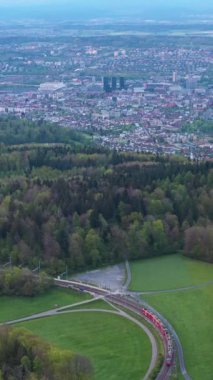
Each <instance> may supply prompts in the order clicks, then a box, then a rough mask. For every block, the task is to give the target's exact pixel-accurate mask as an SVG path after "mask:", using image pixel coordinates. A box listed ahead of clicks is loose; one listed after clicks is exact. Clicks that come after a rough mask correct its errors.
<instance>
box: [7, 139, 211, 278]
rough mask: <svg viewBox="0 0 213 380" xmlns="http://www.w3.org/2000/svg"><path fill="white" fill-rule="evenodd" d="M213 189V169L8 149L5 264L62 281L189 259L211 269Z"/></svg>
mask: <svg viewBox="0 0 213 380" xmlns="http://www.w3.org/2000/svg"><path fill="white" fill-rule="evenodd" d="M212 184H213V169H212V164H211V163H210V162H190V161H188V160H186V159H183V158H169V157H163V156H152V155H147V154H142V153H138V154H137V153H118V152H114V151H107V150H101V149H100V148H97V147H95V146H85V147H83V146H82V145H81V146H76V145H75V144H74V145H73V144H70V145H64V144H55V143H54V144H48V145H45V144H28V145H26V144H25V145H23V144H22V145H16V146H13V145H10V146H8V145H5V144H4V145H2V147H1V151H0V262H2V263H4V262H7V261H8V258H9V256H11V257H12V263H13V264H14V265H24V266H29V267H31V268H34V267H36V266H37V265H38V262H39V261H41V264H42V267H44V268H46V270H47V271H48V272H49V273H51V274H56V273H62V272H64V270H65V267H66V265H67V266H68V267H69V270H70V272H74V271H79V270H82V269H84V268H94V267H96V266H99V265H103V264H110V263H115V262H118V261H121V260H123V259H125V258H129V259H141V258H147V257H152V256H157V255H163V254H170V253H174V252H177V251H178V250H183V249H185V254H187V255H189V256H190V257H196V258H199V259H203V260H208V261H213V247H212V239H210V237H209V234H210V232H209V231H210V230H211V228H212V219H213V202H212V196H213V190H212ZM198 231H199V234H197V232H198ZM204 231H205V232H204ZM200 235H202V244H201V243H200V242H197V243H196V241H197V240H196V239H199V238H198V236H200ZM195 236H196V239H195Z"/></svg>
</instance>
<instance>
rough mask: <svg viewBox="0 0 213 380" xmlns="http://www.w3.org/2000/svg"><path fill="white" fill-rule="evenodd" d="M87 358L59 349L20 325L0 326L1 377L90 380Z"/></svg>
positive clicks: (25, 379) (89, 365)
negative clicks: (17, 327) (11, 326)
mask: <svg viewBox="0 0 213 380" xmlns="http://www.w3.org/2000/svg"><path fill="white" fill-rule="evenodd" d="M91 375H92V368H91V364H90V362H89V360H88V359H87V358H85V357H82V356H80V355H78V354H74V353H72V352H70V351H62V350H60V349H58V348H56V347H54V346H52V345H50V344H48V343H45V342H43V341H42V340H41V339H39V338H37V337H35V336H34V335H32V334H31V333H30V332H28V331H27V330H24V329H14V328H10V327H7V326H1V327H0V379H1V380H62V379H63V380H90V379H91Z"/></svg>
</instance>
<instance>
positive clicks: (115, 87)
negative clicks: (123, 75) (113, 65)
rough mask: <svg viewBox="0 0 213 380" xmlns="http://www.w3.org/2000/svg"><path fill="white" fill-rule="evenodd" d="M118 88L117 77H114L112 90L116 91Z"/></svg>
mask: <svg viewBox="0 0 213 380" xmlns="http://www.w3.org/2000/svg"><path fill="white" fill-rule="evenodd" d="M116 89H117V78H116V77H112V90H113V91H115V90H116Z"/></svg>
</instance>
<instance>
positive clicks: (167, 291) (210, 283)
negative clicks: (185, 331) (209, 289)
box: [127, 281, 213, 295]
mask: <svg viewBox="0 0 213 380" xmlns="http://www.w3.org/2000/svg"><path fill="white" fill-rule="evenodd" d="M212 284H213V281H207V282H202V283H200V284H198V285H191V286H186V287H183V288H175V289H163V290H147V291H138V290H135V291H134V290H131V291H128V292H127V293H128V294H138V295H151V294H160V293H177V292H184V291H186V290H193V289H200V288H204V287H205V286H208V285H212Z"/></svg>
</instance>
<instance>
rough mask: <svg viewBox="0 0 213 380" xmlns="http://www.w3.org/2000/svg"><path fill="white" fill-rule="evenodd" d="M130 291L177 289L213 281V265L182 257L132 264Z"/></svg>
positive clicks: (172, 256)
mask: <svg viewBox="0 0 213 380" xmlns="http://www.w3.org/2000/svg"><path fill="white" fill-rule="evenodd" d="M131 272H132V282H131V284H130V290H138V291H151V290H167V289H177V288H181V287H188V286H193V285H199V284H201V283H204V282H208V281H213V265H210V264H208V263H204V262H201V261H196V260H192V259H188V258H186V257H183V256H181V255H177V254H175V255H170V256H161V257H157V258H154V259H148V260H142V261H136V262H133V263H131Z"/></svg>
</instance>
